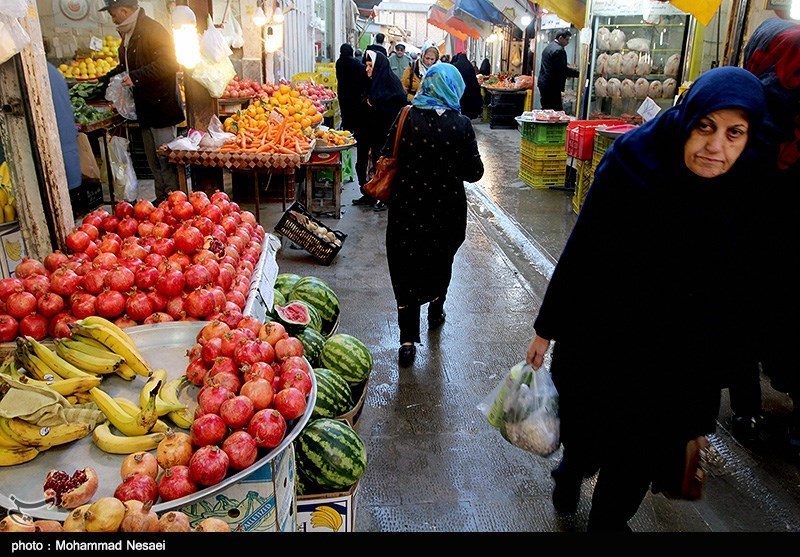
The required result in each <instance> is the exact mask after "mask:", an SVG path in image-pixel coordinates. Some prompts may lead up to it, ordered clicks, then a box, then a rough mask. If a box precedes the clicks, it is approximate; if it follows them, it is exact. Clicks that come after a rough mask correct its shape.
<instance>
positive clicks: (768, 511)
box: [242, 123, 800, 532]
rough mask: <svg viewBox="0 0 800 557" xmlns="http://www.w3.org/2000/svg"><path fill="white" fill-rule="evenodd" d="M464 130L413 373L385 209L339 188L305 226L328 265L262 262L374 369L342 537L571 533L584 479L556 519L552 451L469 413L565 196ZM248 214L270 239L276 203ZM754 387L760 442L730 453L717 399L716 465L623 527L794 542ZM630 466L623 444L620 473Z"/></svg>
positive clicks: (506, 142) (795, 522)
mask: <svg viewBox="0 0 800 557" xmlns="http://www.w3.org/2000/svg"><path fill="white" fill-rule="evenodd" d="M475 128H476V133H477V135H478V139H479V144H480V151H481V155H482V158H483V161H484V165H485V167H486V172H485V174H484V177H483V178H482V179H481V180H480V181H479V182H478V183H477V184H469V185H467V192H468V199H469V217H468V225H467V240H466V242H465V244H464V245H463V246H462V248H461V249H460V251H459V252H458V254H457V256H456V260H455V265H454V269H453V281H452V284H451V286H450V291H449V293H448V297H447V305H446V309H447V322H446V323H445V324H444V326H443V327H442V328H441V329H440V330H438V331H436V332H433V333H428V332H427V331H426V330H425V325H426V323H427V322H426V321H425V311H426V310H425V308H423V312H422V324H423V332H422V343H421V345H419V346H418V351H417V358H416V361H415V363H414V366H413V367H411V368H407V369H401V368H399V367H398V364H397V350H398V347H399V331H398V329H397V320H396V308H395V303H394V298H393V294H392V289H391V285H390V281H389V273H388V267H387V263H386V257H385V242H384V237H385V226H386V212H374V211H372V210H371V209H370V208H366V207H354V206H352V205H351V204H350V202H351V200H352V199H354V198H356V197H358V196H359V195H360V193H359V191H358V186H357V184H356V183H355V182H349V183H345V184H344V185H343V193H342V200H343V201H342V207H343V215H342V217H341V219H334V218H326V217H320V220H322V221H324V222H325V223H326V224H327V225H329V226H331V227H333V228H335V229H337V230H340V231H342V232H344V233H345V234H347V235H348V237H347V239H346V241H345V244H344V247H343V249H342V250H341V252H340V253H339V254H338V255H337V257H336V258H335V259H334V261H333V262H332V264H331V265H329V266H324V265H320V264H318V263H317V262H316V261H315V260H314V259H312V258H311V257H310V256H309V254H308V253H306V252H305V251H304V250H301V249H292V248H291V245H290V244H291V243H290V242H289V241H288V240H285V239H284V240H283V242H282V244H283V247H282V249H281V250H280V251H279V252H278V255H277V262H278V265H279V269H280V272H291V273H297V274H299V275H314V276H318V277H320V278H321V279H323V280H325V281H326V282H328V284H330V286H331V287H332V288H333V289H334V290H335V291H336V293H337V294H338V295H339V297H340V299H341V301H342V313H341V318H340V324H339V332H345V333H348V334H352V335H354V336H356V337H358V338H359V339H361V340H362V341H363V342H365V343H366V345H367V346H368V347H369V348H370V350H371V351H372V354H373V357H374V360H375V365H374V369H373V371H372V374H371V376H370V380H369V385H368V394H367V398H366V402H365V407H364V410H363V413H362V415H361V419H360V421H359V423H358V431H359V434H360V435H361V437H362V439H363V440H364V442H365V444H366V448H367V457H368V465H367V470H366V472H365V474H364V476H363V477H362V479H361V481H360V484H359V488H358V492H357V495H356V505H357V507H356V528H355V529H356V531H358V532H582V531H585V524H586V520H587V517H588V511H589V499H590V497H591V487H592V482H593V480H588V481H586V482H584V485H583V492H582V496H581V502H580V506H579V509H578V512H577V513H576V514H575V515H572V516H568V517H562V516H559V515H557V514H556V513H555V511H554V510H553V507H552V504H551V501H550V493H551V489H552V480H551V478H550V475H549V472H550V469H551V468H552V467H553V466H555V464H556V463H557V462H558V458H559V457H560V450H559V451H558V452H556V453H555V454H554V455H552V456H551V457H549V458H543V457H539V456H536V455H533V454H532V453H528V452H525V451H523V450H522V449H519V448H517V447H515V446H512V445H511V444H509V443H508V442H506V441H505V440H504V439H503V438H502V437H501V436H500V434H499V432H498V431H496V430H494V429H493V428H492V427H491V426H489V424H488V423H487V422H486V421H485V419H484V417H483V415H482V414H481V413H480V412H479V411H478V410H477V408H476V405H477V404H478V403H479V402H480V401H481V400H482V399H483V398H484V397H485V396H486V394H487V393H488V392H489V391H491V390H492V388H494V386H495V385H496V384H497V382H498V381H500V380H501V379H502V378H503V377H504V376H505V373H506V372H507V371H508V369H509V368H510V367H511V366H512V365H514V364H515V363H517V362H518V361H520V360H522V359H523V358H524V355H525V350H526V348H527V345H528V342H529V341H530V339H531V337H532V334H533V330H532V323H533V320H534V318H535V316H536V311H537V309H538V306H539V304H540V302H541V298H542V295H543V293H544V290H545V288H546V285H547V280H548V279H549V277H550V274H551V273H552V270H553V266H554V265H555V262H556V261H557V258H558V256H559V254H560V252H561V249H562V248H563V246H564V243H565V241H566V239H567V237H568V235H569V232H570V230H571V229H572V226H573V225H574V223H575V219H576V215H575V214H574V213H573V210H572V199H571V193H569V192H566V191H560V190H548V189H532V188H530V187H528V186H526V185H524V184H523V183H522V182H521V181H520V180H519V178H518V177H517V173H518V168H519V139H520V135H519V132H517V131H516V130H490V129H489V127H488V124H482V123H478V124H476V125H475ZM242 206H243V207H244V208H248V207H247V205H246V204H242ZM261 208H262V211H261V221H262V223H263V224H264V225H265V228H267V230H268V231H270V230H272V227H273V226H274V225H275V224H276V223H277V221H278V219H279V218H280V215H281V214H282V210H281V203H280V202H271V203H266V204H264V203H262V206H261ZM430 241H432V242H435V241H436V239H435V238H431V239H430ZM620 349H624V347H620ZM762 384H763V389H764V394H763V401H764V411H765V414H766V415H767V417H768V420H767V423H766V427H765V431H764V433H763V434H762V438H761V440H760V441H759V442H758V443H757V444H754V445H749V446H747V447H745V446H743V445H742V444H740V443H738V442H737V441H736V440H735V439H733V438H732V437H731V435H730V434H729V433H728V429H729V426H730V409H729V406H728V402H727V393H726V392H724V393H723V405H722V411H721V413H720V419H719V427H718V431H717V433H716V434H715V435H713V436H712V437H711V440H712V443H713V445H714V447H715V448H716V449H717V451H718V452H719V454H720V455H721V459H720V462H719V463H718V464H717V466H716V467H715V468H714V469H713V470H712V471H711V475H710V477H709V479H708V481H707V488H706V495H705V496H704V498H703V499H702V500H700V501H698V502H694V503H690V502H684V501H671V500H668V499H666V498H664V497H662V496H660V495H651V494H648V496H647V497H646V498H645V500H644V502H643V504H642V505H641V507H640V510H639V512H638V513H637V515H636V516H635V517H634V519H633V520H632V521H631V523H630V525H631V527H632V528H633V530H634V531H636V532H798V531H800V467H798V464H797V462H796V461H795V460H792V458H790V456H789V455H788V454H787V453H786V452H785V451H784V450H783V447H782V444H781V435H780V432H781V430H782V428H783V427H784V426H785V424H786V418H787V414H788V411H789V409H790V406H789V404H790V403H789V400H788V397H786V396H785V395H783V394H781V393H777V392H775V391H773V390H772V389H771V388H770V387H769V384H768V383H767V382H765V381H762ZM635 458H636V450H635V446H633V447H632V450H631V465H632V466H634V465H635Z"/></svg>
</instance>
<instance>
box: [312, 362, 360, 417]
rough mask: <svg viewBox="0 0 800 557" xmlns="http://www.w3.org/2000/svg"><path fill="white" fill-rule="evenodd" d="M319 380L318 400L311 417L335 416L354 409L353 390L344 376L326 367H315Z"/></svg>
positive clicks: (315, 373)
mask: <svg viewBox="0 0 800 557" xmlns="http://www.w3.org/2000/svg"><path fill="white" fill-rule="evenodd" d="M314 377H315V378H316V380H317V400H316V402H315V403H314V411H313V413H312V414H311V418H312V419H314V418H335V417H336V416H341V415H342V414H346V413H347V412H349V411H350V410H352V408H353V406H354V405H355V403H354V402H353V391H352V390H351V389H350V385H349V384H348V383H347V381H345V380H344V378H343V377H342V376H341V375H339V374H338V373H336V372H335V371H331V370H329V369H325V368H324V367H318V368H314Z"/></svg>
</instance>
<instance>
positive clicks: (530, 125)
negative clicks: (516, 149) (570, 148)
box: [519, 121, 567, 146]
mask: <svg viewBox="0 0 800 557" xmlns="http://www.w3.org/2000/svg"><path fill="white" fill-rule="evenodd" d="M519 124H520V131H521V132H522V138H523V139H524V140H526V141H530V142H532V143H535V144H536V145H561V146H563V145H564V144H565V143H566V136H567V122H563V123H561V122H558V123H552V124H551V123H548V122H522V121H520V122H519Z"/></svg>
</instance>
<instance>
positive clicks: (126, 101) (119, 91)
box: [106, 72, 136, 120]
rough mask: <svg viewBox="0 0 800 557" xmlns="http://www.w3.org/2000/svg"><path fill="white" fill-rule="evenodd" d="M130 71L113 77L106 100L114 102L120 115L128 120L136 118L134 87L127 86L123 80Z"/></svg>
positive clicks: (107, 89) (107, 90) (109, 83)
mask: <svg viewBox="0 0 800 557" xmlns="http://www.w3.org/2000/svg"><path fill="white" fill-rule="evenodd" d="M127 75H128V72H123V73H120V74H117V75H115V76H113V77H112V78H111V80H110V81H109V82H108V87H107V88H106V100H107V101H111V102H112V103H113V104H114V108H115V109H116V110H117V112H119V115H120V116H122V117H123V118H125V119H127V120H136V104H135V103H134V101H133V88H132V87H126V86H124V85H123V84H122V80H123V79H125V76H127Z"/></svg>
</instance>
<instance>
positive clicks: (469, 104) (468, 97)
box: [452, 52, 483, 119]
mask: <svg viewBox="0 0 800 557" xmlns="http://www.w3.org/2000/svg"><path fill="white" fill-rule="evenodd" d="M452 63H453V65H454V66H455V67H456V68H457V69H458V73H460V74H461V77H462V78H463V79H464V85H465V87H464V94H462V95H461V114H464V115H465V116H467V117H468V118H470V119H472V118H477V117H478V116H480V115H481V113H482V112H483V95H482V94H481V85H480V83H478V77H477V76H476V75H475V68H473V67H472V64H471V63H470V61H469V60H468V59H467V55H466V54H464V53H463V52H459V53H458V54H456V55H455V57H454V58H453V62H452Z"/></svg>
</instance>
